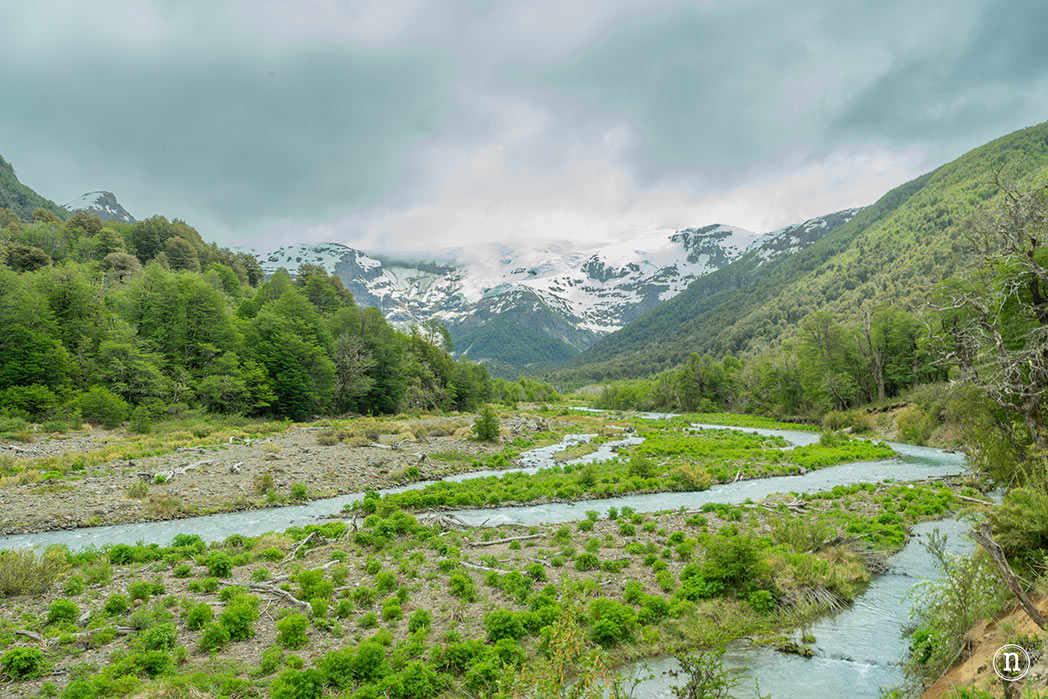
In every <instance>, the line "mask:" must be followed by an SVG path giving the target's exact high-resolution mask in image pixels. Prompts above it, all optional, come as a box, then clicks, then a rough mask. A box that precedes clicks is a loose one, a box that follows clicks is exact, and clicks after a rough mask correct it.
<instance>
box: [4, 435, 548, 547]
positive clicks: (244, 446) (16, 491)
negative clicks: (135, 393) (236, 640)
mask: <svg viewBox="0 0 1048 699" xmlns="http://www.w3.org/2000/svg"><path fill="white" fill-rule="evenodd" d="M440 419H443V420H447V421H454V422H455V424H454V425H452V427H454V428H455V429H454V430H452V431H453V432H455V433H457V434H459V436H441V437H423V436H418V437H417V438H415V439H411V438H410V436H409V435H406V433H405V431H403V430H402V431H400V432H399V433H397V434H382V435H380V436H379V437H378V439H377V440H376V441H375V442H374V443H372V444H370V445H368V446H348V445H347V444H346V443H344V442H338V443H335V444H333V445H325V444H321V443H320V440H318V435H319V433H320V432H321V430H320V428H314V427H292V428H290V429H289V430H287V431H286V432H284V433H282V434H274V435H271V436H269V437H266V438H265V439H260V440H254V441H252V440H233V443H221V444H214V445H210V446H207V447H195V448H192V449H183V450H179V451H175V452H173V453H167V454H163V455H159V456H152V457H148V458H141V459H135V460H130V461H128V460H121V461H114V462H110V463H106V464H103V465H101V466H100V467H92V468H90V469H88V470H86V471H84V472H81V473H80V474H78V475H77V477H76V478H75V479H56V480H49V481H43V482H37V483H32V484H28V485H18V486H7V487H2V488H0V534H20V533H34V532H41V531H50V530H55V529H72V528H76V527H87V526H100V525H106V524H119V523H128V522H140V521H148V520H157V519H171V518H176V517H188V516H194V515H200V514H211V513H214V512H222V511H235V510H243V509H250V508H258V507H267V506H274V505H281V504H288V502H289V501H291V500H292V498H293V495H292V487H293V486H295V485H296V484H301V485H303V486H304V487H305V490H306V498H308V499H315V498H321V497H332V496H335V495H342V494H347V493H354V492H360V491H364V490H367V489H369V488H382V487H387V486H391V485H395V484H397V483H403V482H406V481H409V480H418V479H427V478H439V477H440V476H442V475H445V474H447V473H449V472H453V471H462V470H468V469H469V468H471V466H470V463H469V461H465V460H461V461H456V462H446V461H439V460H436V459H433V458H430V457H431V456H432V455H433V454H441V453H447V452H458V453H460V454H466V455H469V456H472V457H474V458H478V459H483V458H485V457H487V456H489V455H491V454H493V453H495V452H497V451H499V450H501V449H503V448H504V447H505V444H503V443H478V442H475V441H472V440H471V439H470V438H469V437H468V436H467V435H465V434H461V433H463V432H467V433H468V426H469V424H471V419H470V418H469V417H459V418H440ZM430 421H432V418H431V419H430ZM416 422H418V423H419V424H424V423H425V421H424V420H419V421H416ZM459 423H461V424H459ZM409 424H410V423H409ZM547 427H548V424H547V423H546V421H544V420H535V419H529V418H521V417H519V416H518V417H514V418H511V419H510V420H507V421H504V440H510V439H512V438H514V437H519V436H527V435H530V434H533V433H534V432H535V431H536V430H537V429H539V428H542V429H545V428H547ZM126 437H127V435H122V434H121V433H119V432H115V431H114V432H107V431H102V430H95V431H92V432H85V433H77V434H74V435H70V436H66V437H64V438H61V439H57V438H56V439H47V440H42V441H38V442H35V443H32V444H20V443H14V442H5V443H3V444H2V445H0V453H8V454H11V453H13V454H15V455H17V456H18V457H22V458H36V457H40V456H56V455H59V454H62V453H65V452H69V451H87V450H91V449H97V448H99V447H100V446H101V445H103V444H111V443H113V442H114V441H118V440H120V439H121V438H126ZM412 466H414V467H416V468H417V469H418V473H417V474H415V473H414V472H411V473H408V474H405V469H407V468H409V467H412ZM270 479H271V480H270ZM268 492H272V493H273V494H272V495H267V493H268Z"/></svg>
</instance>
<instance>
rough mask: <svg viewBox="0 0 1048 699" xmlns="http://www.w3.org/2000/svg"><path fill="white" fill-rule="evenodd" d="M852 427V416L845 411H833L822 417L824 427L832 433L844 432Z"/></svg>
mask: <svg viewBox="0 0 1048 699" xmlns="http://www.w3.org/2000/svg"><path fill="white" fill-rule="evenodd" d="M850 425H851V416H850V415H848V413H846V412H844V411H843V410H831V411H830V412H828V413H826V414H825V415H823V416H822V427H823V429H825V430H828V431H830V432H836V431H837V430H843V429H844V428H845V427H848V426H850Z"/></svg>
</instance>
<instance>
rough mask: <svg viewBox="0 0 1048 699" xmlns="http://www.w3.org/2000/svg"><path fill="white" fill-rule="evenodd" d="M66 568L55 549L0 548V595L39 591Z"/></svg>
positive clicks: (41, 591) (7, 595)
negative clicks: (14, 549)
mask: <svg viewBox="0 0 1048 699" xmlns="http://www.w3.org/2000/svg"><path fill="white" fill-rule="evenodd" d="M65 569H66V562H65V557H64V556H63V555H61V554H60V553H57V552H54V553H52V552H50V551H49V552H45V553H43V554H37V553H36V552H35V551H32V550H19V551H0V597H15V596H19V595H39V594H42V593H44V592H46V591H47V590H48V589H49V588H50V587H51V585H52V584H53V583H54V581H55V578H57V577H58V576H59V575H60V574H61V573H62V572H63V571H64V570H65Z"/></svg>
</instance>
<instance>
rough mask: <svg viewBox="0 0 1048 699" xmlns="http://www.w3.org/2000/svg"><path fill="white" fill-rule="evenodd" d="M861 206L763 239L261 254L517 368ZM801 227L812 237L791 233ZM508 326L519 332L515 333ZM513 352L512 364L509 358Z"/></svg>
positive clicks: (694, 234) (681, 237)
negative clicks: (435, 254) (311, 268)
mask: <svg viewBox="0 0 1048 699" xmlns="http://www.w3.org/2000/svg"><path fill="white" fill-rule="evenodd" d="M856 211H858V209H849V210H846V211H844V212H837V213H835V214H831V215H828V216H826V217H816V218H815V219H810V220H809V221H807V222H805V223H803V224H796V225H795V226H790V227H786V228H784V229H780V230H779V231H773V232H772V233H769V234H764V235H759V234H757V233H754V232H752V231H748V230H746V229H742V228H738V227H735V226H727V225H724V224H711V225H707V226H702V227H693V228H684V229H679V230H667V229H663V230H656V231H650V232H645V233H641V234H638V235H635V236H631V237H629V238H627V239H625V240H622V241H619V242H616V243H611V244H606V245H602V246H596V247H591V248H584V249H581V250H580V249H575V248H572V247H571V246H569V245H566V244H558V243H547V244H541V245H535V246H529V247H528V248H526V249H514V248H512V247H510V246H507V245H488V246H475V247H473V248H470V249H468V250H464V249H458V250H450V251H446V252H445V253H444V254H443V255H442V256H441V257H440V259H434V260H430V261H425V262H419V261H417V260H416V261H405V260H399V259H396V258H393V257H389V256H383V255H377V254H371V253H367V252H364V251H361V250H358V249H356V248H352V247H350V246H347V245H342V244H340V243H321V244H317V245H292V246H286V247H282V248H279V249H278V250H275V251H273V252H271V253H269V254H268V255H259V256H258V259H259V262H260V264H261V265H262V267H263V270H264V271H265V272H266V273H267V274H272V273H273V272H275V271H276V270H277V269H279V268H281V267H283V268H286V269H288V270H289V271H291V272H294V271H295V270H296V269H297V268H298V266H299V265H302V264H313V265H319V266H321V267H323V268H324V269H326V270H327V271H329V272H331V273H334V274H336V275H338V276H339V278H340V279H342V281H343V284H344V285H345V286H346V288H347V289H349V290H350V291H351V292H352V293H353V294H354V296H355V297H356V298H357V300H358V302H359V303H361V304H363V305H374V306H375V307H377V308H379V310H381V311H382V312H383V315H385V316H386V318H387V319H389V320H390V322H393V323H395V324H399V325H401V326H407V325H412V324H421V323H423V322H425V321H427V320H430V319H436V320H439V321H441V322H443V323H444V324H445V325H447V327H448V328H449V330H450V332H451V336H452V339H453V340H454V342H455V345H456V347H457V348H458V350H459V351H460V352H462V353H463V354H467V355H468V356H471V357H472V358H474V359H477V360H478V361H484V360H491V361H490V364H491V365H492V366H495V365H498V366H500V367H501V368H500V372H503V373H510V374H512V373H515V372H519V371H520V370H521V369H522V368H524V367H527V366H530V365H533V364H538V363H545V362H550V361H564V360H566V359H568V358H570V357H571V356H573V355H574V354H577V353H578V352H580V351H583V350H585V349H586V348H587V347H589V346H590V345H592V344H593V343H594V342H595V341H597V340H599V338H600V337H601V336H603V335H606V334H607V333H609V332H613V331H615V330H618V329H620V328H622V327H624V326H625V325H627V324H628V323H630V322H631V321H633V320H634V319H635V318H637V317H639V316H641V315H643V314H644V313H645V312H647V311H649V310H651V309H652V308H655V307H656V306H658V305H659V304H660V303H662V302H663V301H665V300H666V299H668V298H672V297H673V296H675V295H677V294H678V293H680V291H682V290H683V289H684V288H686V287H687V285H688V284H689V283H691V282H692V281H694V280H695V279H697V278H700V277H702V276H704V275H707V274H709V273H711V272H714V271H716V270H717V269H719V268H721V267H723V266H724V265H726V264H728V263H730V262H731V261H732V260H734V259H736V258H738V257H740V256H741V255H743V254H745V253H746V252H747V251H748V250H750V249H751V248H754V246H758V247H760V249H761V250H762V251H763V255H764V259H766V260H770V259H774V258H777V257H778V256H779V255H782V254H790V253H791V252H793V251H794V250H795V249H797V248H798V247H800V246H803V245H806V244H808V242H810V240H812V239H815V238H817V237H818V235H820V234H822V233H824V232H825V230H826V229H827V227H829V228H828V229H830V230H832V228H833V227H835V226H836V225H839V220H840V219H843V218H850V217H851V216H854V214H855V212H856ZM804 226H808V229H806V230H807V234H806V235H793V236H792V237H790V235H789V232H790V231H793V230H794V229H797V230H801V229H803V227H804ZM762 241H764V242H765V244H764V245H761V244H762ZM496 321H498V322H496ZM507 321H508V322H511V323H513V324H515V325H517V326H518V328H516V329H513V330H510V328H509V327H508V325H507V323H506V322H507ZM511 355H512V356H513V357H514V360H513V361H509V360H508V359H507V357H509V356H511Z"/></svg>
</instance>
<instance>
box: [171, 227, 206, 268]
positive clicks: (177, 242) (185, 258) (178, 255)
mask: <svg viewBox="0 0 1048 699" xmlns="http://www.w3.org/2000/svg"><path fill="white" fill-rule="evenodd" d="M164 254H165V255H167V263H168V264H169V265H170V266H171V269H178V270H188V271H190V272H198V271H200V258H199V257H197V251H196V248H194V247H193V244H192V243H190V242H189V241H188V240H186V239H185V238H183V237H181V236H177V235H176V236H174V237H173V238H168V239H167V240H165V241H164Z"/></svg>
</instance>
